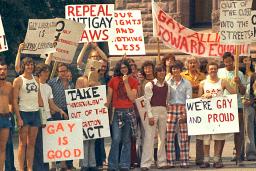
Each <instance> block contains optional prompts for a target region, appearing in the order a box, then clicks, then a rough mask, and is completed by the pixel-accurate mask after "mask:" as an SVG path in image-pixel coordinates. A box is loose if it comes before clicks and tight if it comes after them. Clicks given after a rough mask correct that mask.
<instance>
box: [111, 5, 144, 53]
mask: <svg viewBox="0 0 256 171" xmlns="http://www.w3.org/2000/svg"><path fill="white" fill-rule="evenodd" d="M114 16H115V18H114V20H115V24H114V29H112V30H111V34H112V35H113V37H112V38H111V39H110V40H109V41H108V47H109V54H110V55H124V54H126V55H145V45H144V36H143V28H142V20H141V12H140V10H116V11H115V15H114Z"/></svg>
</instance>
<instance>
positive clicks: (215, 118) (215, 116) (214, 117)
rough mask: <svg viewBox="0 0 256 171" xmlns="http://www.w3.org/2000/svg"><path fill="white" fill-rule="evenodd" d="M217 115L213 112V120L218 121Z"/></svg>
mask: <svg viewBox="0 0 256 171" xmlns="http://www.w3.org/2000/svg"><path fill="white" fill-rule="evenodd" d="M217 117H218V115H217V114H213V122H218V119H217Z"/></svg>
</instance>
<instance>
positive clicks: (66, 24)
mask: <svg viewBox="0 0 256 171" xmlns="http://www.w3.org/2000/svg"><path fill="white" fill-rule="evenodd" d="M56 20H57V27H56V34H55V41H56V42H57V46H56V51H57V52H55V53H53V56H52V57H53V60H54V61H57V62H63V63H68V64H70V63H72V61H73V58H74V56H75V53H76V49H77V46H78V42H79V40H80V37H81V35H82V32H83V30H84V25H83V24H81V23H77V22H74V21H71V20H66V19H63V18H57V19H56Z"/></svg>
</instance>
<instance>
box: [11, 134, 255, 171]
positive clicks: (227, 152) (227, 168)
mask: <svg viewBox="0 0 256 171" xmlns="http://www.w3.org/2000/svg"><path fill="white" fill-rule="evenodd" d="M110 144H111V139H110V138H106V139H105V149H106V154H107V156H108V153H109V150H110ZM233 148H234V142H233V140H232V137H230V138H229V139H228V140H227V141H226V143H225V146H224V150H223V164H224V168H222V169H217V170H219V171H231V170H232V171H240V170H244V171H247V170H248V171H249V170H255V171H256V161H243V162H242V166H237V165H236V163H235V162H232V161H231V159H232V157H233ZM17 149H18V137H17V135H14V156H15V167H16V169H18V170H19V168H18V160H17ZM195 149H196V148H195V138H194V137H192V138H191V142H190V167H189V168H188V169H181V168H179V163H177V165H176V167H175V168H173V169H168V170H172V171H180V170H200V171H201V170H216V169H214V168H212V166H211V168H209V169H201V168H199V167H198V166H196V165H195ZM210 154H211V156H213V143H212V144H211V153H210ZM212 159H213V158H211V161H212ZM74 166H75V167H76V168H77V170H76V171H80V169H79V164H78V160H74ZM104 170H107V167H106V166H105V167H104ZM131 170H132V171H140V168H135V169H131ZM150 170H152V171H157V170H160V169H157V168H155V167H152V168H151V169H150Z"/></svg>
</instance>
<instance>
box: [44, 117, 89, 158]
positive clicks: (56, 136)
mask: <svg viewBox="0 0 256 171" xmlns="http://www.w3.org/2000/svg"><path fill="white" fill-rule="evenodd" d="M82 130H83V129H82V121H81V120H80V119H72V120H62V121H50V122H47V123H46V127H45V128H43V155H44V162H52V161H63V160H76V159H83V158H84V149H83V132H82Z"/></svg>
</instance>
